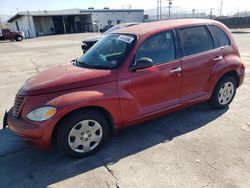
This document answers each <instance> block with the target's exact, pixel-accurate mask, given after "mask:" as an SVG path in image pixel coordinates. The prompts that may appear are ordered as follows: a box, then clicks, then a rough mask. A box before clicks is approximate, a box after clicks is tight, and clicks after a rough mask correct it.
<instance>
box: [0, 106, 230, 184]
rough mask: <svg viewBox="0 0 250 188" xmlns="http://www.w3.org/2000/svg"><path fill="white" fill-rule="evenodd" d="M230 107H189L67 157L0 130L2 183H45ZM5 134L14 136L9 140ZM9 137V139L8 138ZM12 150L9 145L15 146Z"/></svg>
mask: <svg viewBox="0 0 250 188" xmlns="http://www.w3.org/2000/svg"><path fill="white" fill-rule="evenodd" d="M227 110H228V109H222V110H213V109H211V108H210V107H209V106H208V105H206V104H201V105H197V106H194V107H191V108H187V109H184V110H181V111H178V112H175V113H171V114H169V115H167V116H164V117H161V118H159V119H155V120H152V121H149V122H146V123H143V124H140V125H136V126H132V127H129V128H126V129H124V130H121V131H120V132H119V133H118V135H117V136H115V137H111V138H110V139H109V140H108V141H107V143H106V144H105V146H104V147H103V148H102V149H101V151H99V152H98V153H97V154H96V155H93V156H90V157H87V158H85V159H71V158H67V157H66V156H64V155H63V154H61V153H60V152H59V151H57V150H51V151H47V152H46V151H39V150H37V149H33V148H31V147H30V146H28V145H26V144H24V143H23V142H22V141H21V139H20V138H19V137H16V136H14V135H13V133H11V132H10V131H6V130H1V131H0V140H1V141H0V151H1V150H2V148H5V149H6V150H10V151H9V152H7V153H6V151H5V153H4V154H2V155H1V152H0V177H1V181H0V187H16V186H18V187H30V185H36V187H46V186H48V185H51V184H54V183H57V182H60V181H63V180H66V179H69V178H71V177H74V176H77V175H80V174H83V173H85V172H88V171H91V170H94V169H96V168H99V167H101V166H103V165H104V164H105V165H106V164H112V163H117V162H118V161H119V160H121V159H123V158H125V157H127V156H130V155H132V154H136V153H138V152H141V151H143V150H145V149H148V148H150V147H153V146H155V145H157V144H160V143H165V142H171V140H173V139H174V138H176V137H178V136H181V135H184V134H186V133H189V132H191V131H195V130H197V129H199V128H201V127H203V126H206V125H207V124H208V123H209V122H211V121H213V120H215V119H216V118H218V117H220V116H221V115H223V114H224V113H225V112H226V111H227ZM6 137H13V139H12V140H11V139H10V140H9V139H7V138H6ZM6 140H8V141H6ZM16 145H18V146H17V149H16V150H15V151H11V148H9V147H16Z"/></svg>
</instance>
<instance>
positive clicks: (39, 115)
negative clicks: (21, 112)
mask: <svg viewBox="0 0 250 188" xmlns="http://www.w3.org/2000/svg"><path fill="white" fill-rule="evenodd" d="M55 113H56V108H55V107H53V106H44V107H40V108H37V109H35V110H33V111H31V112H30V113H28V115H27V116H26V117H27V118H28V119H29V120H32V121H45V120H47V119H49V118H51V117H52V116H53V115H55Z"/></svg>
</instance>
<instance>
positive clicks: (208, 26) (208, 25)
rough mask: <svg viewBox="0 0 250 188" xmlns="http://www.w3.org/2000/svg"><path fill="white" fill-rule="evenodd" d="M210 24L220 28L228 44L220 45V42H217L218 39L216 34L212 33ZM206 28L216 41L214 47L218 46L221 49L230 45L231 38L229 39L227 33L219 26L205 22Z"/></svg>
mask: <svg viewBox="0 0 250 188" xmlns="http://www.w3.org/2000/svg"><path fill="white" fill-rule="evenodd" d="M211 26H214V27H217V28H218V29H220V30H221V31H222V32H223V33H224V34H225V36H226V37H227V40H228V42H229V44H227V45H224V46H220V43H219V40H218V39H217V37H216V36H214V33H213V31H212V30H211V28H210V27H211ZM207 28H208V30H209V32H210V33H211V35H212V36H213V38H214V41H216V43H217V44H218V47H216V48H215V47H214V49H218V48H220V49H222V48H225V47H227V46H231V44H232V43H231V40H230V38H229V37H228V36H227V34H226V33H225V31H224V30H223V29H221V28H220V27H218V26H217V25H214V24H207Z"/></svg>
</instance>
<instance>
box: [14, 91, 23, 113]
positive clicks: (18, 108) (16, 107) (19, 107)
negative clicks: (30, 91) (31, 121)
mask: <svg viewBox="0 0 250 188" xmlns="http://www.w3.org/2000/svg"><path fill="white" fill-rule="evenodd" d="M23 103H24V96H21V95H18V94H17V95H16V97H15V103H14V106H13V115H14V116H16V117H18V116H19V114H20V112H21V110H22V106H23Z"/></svg>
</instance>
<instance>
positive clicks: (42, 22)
mask: <svg viewBox="0 0 250 188" xmlns="http://www.w3.org/2000/svg"><path fill="white" fill-rule="evenodd" d="M143 16H144V10H143V9H108V8H104V9H93V8H89V9H72V10H57V11H46V10H45V11H27V12H18V13H17V14H16V15H14V16H13V17H11V18H10V19H9V20H8V22H9V23H10V25H11V29H13V30H17V31H23V32H24V33H25V36H26V37H27V38H29V37H36V36H42V35H52V34H66V33H80V32H94V31H99V30H100V29H103V28H104V27H105V26H111V25H116V24H119V23H127V22H143Z"/></svg>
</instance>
